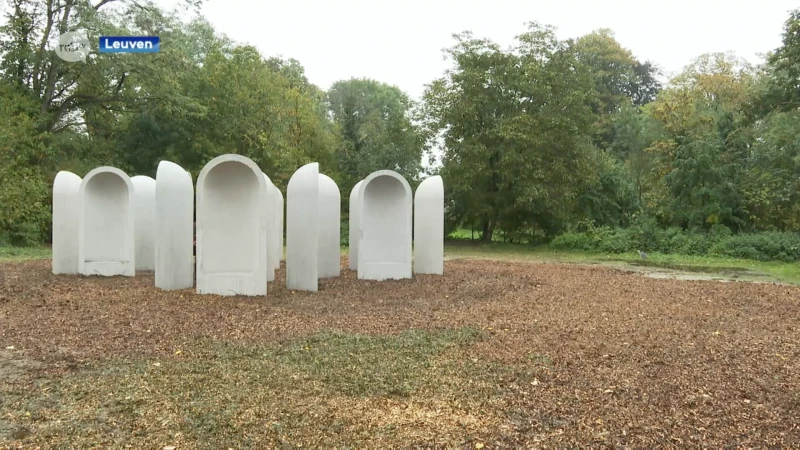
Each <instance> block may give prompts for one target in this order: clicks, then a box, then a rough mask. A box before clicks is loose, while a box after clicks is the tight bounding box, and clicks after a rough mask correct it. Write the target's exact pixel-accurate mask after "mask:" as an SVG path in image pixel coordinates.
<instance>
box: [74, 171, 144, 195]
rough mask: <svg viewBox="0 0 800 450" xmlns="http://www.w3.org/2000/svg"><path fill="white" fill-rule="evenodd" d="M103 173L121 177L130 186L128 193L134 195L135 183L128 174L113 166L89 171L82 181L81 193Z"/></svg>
mask: <svg viewBox="0 0 800 450" xmlns="http://www.w3.org/2000/svg"><path fill="white" fill-rule="evenodd" d="M103 173H111V174H114V175H116V176H118V177H120V178H121V179H122V181H124V182H125V184H126V185H127V186H128V192H129V193H130V194H133V183H132V182H131V178H130V177H129V176H128V174H127V173H125V172H123V171H121V170H119V169H117V168H116V167H111V166H100V167H97V168H95V169H92V170H91V171H89V173H87V174H86V176H85V177H83V181H81V191H83V190H85V189H86V186H87V185H88V184H89V181H91V179H92V178H94V177H95V176H97V175H100V174H103Z"/></svg>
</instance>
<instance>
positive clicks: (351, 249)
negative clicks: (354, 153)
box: [347, 181, 362, 270]
mask: <svg viewBox="0 0 800 450" xmlns="http://www.w3.org/2000/svg"><path fill="white" fill-rule="evenodd" d="M361 183H362V181H359V182H358V183H356V185H355V186H353V190H351V191H350V212H349V219H348V223H349V227H348V232H347V234H348V246H347V247H348V250H347V260H348V263H349V265H350V270H358V238H359V232H358V227H359V226H360V222H359V217H360V213H359V210H360V209H361V208H360V206H361V205H360V204H359V203H358V194H359V192H360V190H361Z"/></svg>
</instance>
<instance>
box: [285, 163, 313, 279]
mask: <svg viewBox="0 0 800 450" xmlns="http://www.w3.org/2000/svg"><path fill="white" fill-rule="evenodd" d="M318 227H319V164H318V163H311V164H306V165H305V166H303V167H301V168H299V169H297V171H296V172H295V173H294V174H293V175H292V178H291V179H289V184H288V185H287V187H286V287H288V288H289V289H296V290H299V291H314V292H315V291H316V290H317V286H318V283H317V282H318V276H317V238H318V236H319V232H318Z"/></svg>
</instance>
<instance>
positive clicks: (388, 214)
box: [358, 170, 413, 280]
mask: <svg viewBox="0 0 800 450" xmlns="http://www.w3.org/2000/svg"><path fill="white" fill-rule="evenodd" d="M359 203H360V209H359V211H360V217H359V221H360V223H361V226H360V227H359V229H360V238H359V241H358V278H360V279H365V280H387V279H403V278H411V231H412V230H411V212H412V203H413V201H412V194H411V186H409V184H408V181H406V179H405V178H403V176H402V175H400V174H399V173H397V172H394V171H392V170H379V171H377V172H373V173H371V174H370V175H369V176H368V177H367V178H365V179H364V180H363V182H362V184H361V187H360V192H359Z"/></svg>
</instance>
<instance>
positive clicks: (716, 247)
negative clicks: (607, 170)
mask: <svg viewBox="0 0 800 450" xmlns="http://www.w3.org/2000/svg"><path fill="white" fill-rule="evenodd" d="M550 246H551V247H552V248H555V249H559V250H578V251H584V252H589V253H627V252H635V251H637V250H642V251H645V252H658V253H665V254H679V255H696V256H728V257H733V258H742V259H753V260H757V261H783V262H795V261H800V233H795V232H788V231H783V232H782V231H771V232H762V233H753V234H732V233H731V231H730V230H729V229H728V228H726V227H724V226H719V225H715V226H714V227H712V229H711V230H710V231H709V232H698V231H684V230H681V229H680V228H668V229H660V228H658V227H656V226H654V225H652V224H648V223H643V224H635V225H634V226H631V227H630V228H613V229H612V228H607V227H603V228H591V229H588V230H586V231H580V232H568V233H564V234H562V235H560V236H558V237H556V238H555V239H554V240H553V241H552V242H551V243H550Z"/></svg>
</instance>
